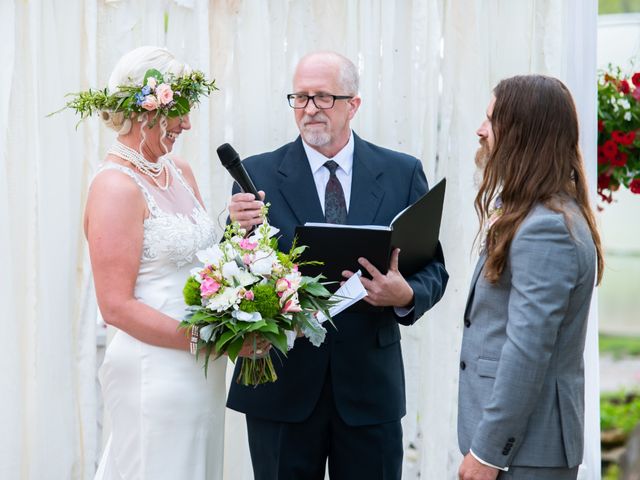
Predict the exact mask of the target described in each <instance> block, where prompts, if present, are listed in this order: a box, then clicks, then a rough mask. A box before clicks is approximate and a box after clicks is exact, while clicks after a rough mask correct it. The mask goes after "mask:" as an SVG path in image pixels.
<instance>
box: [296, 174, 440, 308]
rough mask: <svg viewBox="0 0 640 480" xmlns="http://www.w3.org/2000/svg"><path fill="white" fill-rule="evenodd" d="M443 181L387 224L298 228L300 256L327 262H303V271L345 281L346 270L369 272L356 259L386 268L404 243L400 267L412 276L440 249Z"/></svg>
mask: <svg viewBox="0 0 640 480" xmlns="http://www.w3.org/2000/svg"><path fill="white" fill-rule="evenodd" d="M445 186H446V179H444V178H443V179H442V180H440V182H438V183H437V184H436V185H435V186H434V187H433V188H431V190H429V191H428V192H427V193H425V194H424V195H423V196H422V197H420V198H419V199H418V200H417V201H416V202H415V203H414V204H412V205H410V206H409V207H407V208H405V209H404V210H403V211H402V212H400V213H399V214H398V215H397V216H396V217H395V219H394V220H393V221H392V222H391V225H389V226H388V227H387V226H371V225H332V224H307V225H304V226H298V227H296V236H297V239H298V240H297V243H298V245H306V246H307V247H308V248H307V249H306V250H305V252H304V253H303V255H302V256H301V258H300V261H302V262H303V261H305V260H317V261H321V262H324V265H318V266H316V265H305V266H302V267H301V271H302V272H303V274H305V275H309V276H315V275H318V274H320V273H322V274H323V275H324V276H325V277H326V278H327V280H329V281H338V282H339V281H341V280H344V278H343V277H342V272H343V271H344V270H350V271H352V272H354V271H356V270H362V273H363V275H365V276H368V274H367V272H366V271H365V270H364V269H363V268H362V267H361V266H360V264H359V263H358V258H359V257H364V258H366V259H367V260H369V261H370V262H371V263H372V264H373V265H375V266H376V268H377V269H378V270H380V271H381V272H382V273H386V272H387V270H388V269H389V259H390V256H391V252H392V251H393V249H395V248H400V250H401V251H400V262H399V267H400V272H401V273H402V275H403V276H404V277H405V278H406V277H409V276H411V275H412V274H413V273H415V272H417V271H418V270H420V269H422V268H424V266H425V265H426V264H428V263H429V262H430V261H431V260H432V259H433V258H434V256H435V255H436V252H437V250H438V236H439V233H440V222H441V218H442V205H443V203H444V192H445ZM335 288H337V285H336V287H335ZM335 288H334V289H332V290H335ZM358 303H359V304H362V303H363V302H358Z"/></svg>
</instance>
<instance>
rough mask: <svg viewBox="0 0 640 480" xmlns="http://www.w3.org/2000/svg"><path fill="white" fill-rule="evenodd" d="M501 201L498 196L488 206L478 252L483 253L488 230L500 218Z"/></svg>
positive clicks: (501, 210)
mask: <svg viewBox="0 0 640 480" xmlns="http://www.w3.org/2000/svg"><path fill="white" fill-rule="evenodd" d="M502 212H503V209H502V199H501V198H500V196H497V197H496V198H495V199H494V200H493V202H491V205H490V206H489V212H488V218H487V221H486V222H485V224H484V229H483V232H482V241H481V242H480V252H481V253H482V252H484V251H485V249H486V247H487V236H488V235H489V230H490V229H491V227H492V226H493V224H494V223H496V222H497V221H498V219H499V218H500V216H501V215H502Z"/></svg>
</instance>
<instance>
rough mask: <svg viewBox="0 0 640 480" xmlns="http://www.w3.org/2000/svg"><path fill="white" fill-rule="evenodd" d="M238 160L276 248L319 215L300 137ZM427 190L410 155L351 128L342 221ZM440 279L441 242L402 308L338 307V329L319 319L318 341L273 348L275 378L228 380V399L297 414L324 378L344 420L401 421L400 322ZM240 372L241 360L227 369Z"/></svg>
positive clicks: (441, 285) (232, 404) (379, 219)
mask: <svg viewBox="0 0 640 480" xmlns="http://www.w3.org/2000/svg"><path fill="white" fill-rule="evenodd" d="M243 164H244V165H245V168H246V169H247V171H248V173H249V175H250V176H251V178H252V179H253V181H254V183H255V185H256V186H257V187H258V188H259V189H261V190H264V191H265V193H266V198H265V202H268V203H270V204H271V206H270V209H269V221H270V223H271V224H272V225H274V226H275V227H277V228H279V229H280V233H279V236H280V238H279V243H278V246H279V248H280V249H282V250H284V251H287V250H288V249H289V247H290V245H291V242H292V240H293V236H294V231H295V227H296V226H297V225H303V224H304V223H305V222H323V221H324V215H323V211H322V207H321V203H320V199H319V198H318V193H317V190H316V186H315V183H314V180H313V175H312V172H311V167H310V166H309V162H308V160H307V157H306V154H305V152H304V147H303V145H302V140H301V138H300V137H298V139H297V140H296V141H294V142H292V143H289V144H287V145H285V146H283V147H281V148H279V149H278V150H275V151H273V152H269V153H265V154H261V155H257V156H254V157H250V158H247V159H246V160H245V161H244V162H243ZM427 189H428V186H427V181H426V178H425V175H424V172H423V169H422V166H421V164H420V162H419V161H418V160H417V159H415V158H413V157H411V156H409V155H405V154H402V153H398V152H394V151H391V150H387V149H384V148H381V147H377V146H375V145H373V144H371V143H368V142H365V141H363V140H362V139H360V138H359V137H358V136H357V135H355V134H354V155H353V171H352V186H351V198H350V204H349V211H348V217H347V223H348V224H356V225H357V224H360V225H371V224H377V225H389V223H390V222H391V220H392V219H393V218H394V216H395V215H396V214H397V213H398V212H399V211H401V210H402V209H404V208H405V207H407V206H408V205H410V204H412V203H413V202H415V201H416V200H417V199H418V198H420V196H421V195H423V194H424V193H425V192H426V191H427ZM237 191H238V188H237V185H236V186H235V187H234V192H237ZM335 248H336V249H339V248H340V245H335ZM447 280H448V274H447V272H446V270H445V267H444V259H443V258H442V254H441V250H440V251H439V254H438V259H437V260H435V261H433V262H431V263H430V264H429V265H428V266H426V267H425V268H424V269H422V270H421V271H419V272H417V273H416V274H414V275H412V276H411V277H409V278H407V281H408V282H409V284H410V285H411V287H412V288H413V291H414V294H415V298H414V308H413V311H412V312H411V313H410V314H409V315H407V316H406V317H402V318H401V317H398V316H397V315H395V313H394V310H393V309H392V308H385V309H384V310H383V311H382V312H380V313H350V312H345V313H342V314H340V315H338V316H336V317H335V318H334V323H335V326H336V328H337V330H336V329H334V328H333V327H332V326H331V325H328V324H325V326H326V327H327V330H328V333H327V336H326V339H325V341H324V343H323V344H322V345H321V346H320V347H314V346H312V345H311V344H310V343H309V342H308V341H307V339H305V338H299V339H297V340H296V343H295V346H294V348H293V349H292V350H291V351H289V353H288V355H287V358H284V357H282V355H277V354H276V353H275V352H274V350H275V349H272V353H271V355H272V358H273V363H274V366H275V369H276V373H277V375H278V380H277V381H276V382H275V383H270V384H265V385H260V386H258V387H255V388H254V387H244V386H241V385H238V384H236V383H235V382H232V384H231V388H230V391H229V396H228V401H227V406H228V407H229V408H231V409H234V410H237V411H240V412H244V413H247V414H250V415H253V416H255V417H258V418H262V419H267V420H273V421H283V422H300V421H303V420H305V419H306V418H308V417H309V415H310V414H311V412H312V410H313V408H314V406H315V405H316V403H317V400H318V397H319V395H320V391H321V389H322V386H323V384H324V381H325V379H326V378H328V379H329V381H331V385H332V390H333V396H334V401H335V405H336V408H337V410H338V412H339V414H340V417H341V418H342V420H343V421H344V422H346V423H347V424H348V425H352V426H356V425H375V424H381V423H386V422H390V421H395V420H399V419H400V418H401V417H402V416H403V415H404V414H405V378H404V369H403V362H402V352H401V348H400V329H399V327H398V324H399V323H402V324H405V325H409V324H412V323H414V322H415V321H416V320H417V319H419V318H420V317H421V316H422V314H423V313H424V312H425V311H427V310H428V309H429V308H431V306H433V305H434V304H435V303H436V302H437V301H438V300H440V298H441V297H442V294H443V293H444V290H445V287H446V284H447ZM238 372H239V362H238V365H236V371H235V373H234V375H235V376H237V374H238ZM327 375H329V376H328V377H327Z"/></svg>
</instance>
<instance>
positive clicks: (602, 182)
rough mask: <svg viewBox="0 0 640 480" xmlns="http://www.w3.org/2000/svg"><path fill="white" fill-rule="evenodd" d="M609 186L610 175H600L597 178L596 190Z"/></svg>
mask: <svg viewBox="0 0 640 480" xmlns="http://www.w3.org/2000/svg"><path fill="white" fill-rule="evenodd" d="M609 185H611V175H606V174H604V173H603V174H602V175H599V176H598V190H603V189H605V188H609Z"/></svg>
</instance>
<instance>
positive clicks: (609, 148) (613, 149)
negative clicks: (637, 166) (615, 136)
mask: <svg viewBox="0 0 640 480" xmlns="http://www.w3.org/2000/svg"><path fill="white" fill-rule="evenodd" d="M617 153H618V144H617V143H616V142H614V141H613V140H607V141H606V142H604V145H603V146H602V154H603V155H604V156H605V157H606V158H608V159H609V160H612V159H613V157H615V156H616V154H617Z"/></svg>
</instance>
